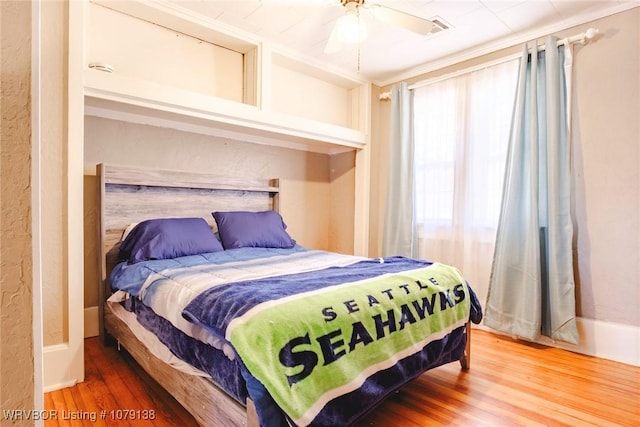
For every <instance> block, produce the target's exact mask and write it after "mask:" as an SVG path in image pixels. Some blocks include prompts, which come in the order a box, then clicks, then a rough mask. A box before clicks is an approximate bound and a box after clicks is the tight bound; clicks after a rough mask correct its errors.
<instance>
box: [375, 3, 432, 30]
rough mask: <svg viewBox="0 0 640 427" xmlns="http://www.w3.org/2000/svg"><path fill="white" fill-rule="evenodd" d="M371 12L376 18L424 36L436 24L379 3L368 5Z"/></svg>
mask: <svg viewBox="0 0 640 427" xmlns="http://www.w3.org/2000/svg"><path fill="white" fill-rule="evenodd" d="M369 8H370V9H371V13H372V14H373V16H374V17H375V18H376V19H379V20H380V21H384V22H388V23H390V24H393V25H395V26H398V27H401V28H405V29H407V30H409V31H412V32H414V33H418V34H420V35H423V36H426V35H427V34H429V33H430V32H431V31H433V30H434V28H435V27H436V25H435V24H434V23H433V22H431V21H430V20H428V19H425V18H420V17H419V16H415V15H411V14H409V13H406V12H401V11H399V10H396V9H391V8H390V7H387V6H383V5H381V4H373V5H371V6H369Z"/></svg>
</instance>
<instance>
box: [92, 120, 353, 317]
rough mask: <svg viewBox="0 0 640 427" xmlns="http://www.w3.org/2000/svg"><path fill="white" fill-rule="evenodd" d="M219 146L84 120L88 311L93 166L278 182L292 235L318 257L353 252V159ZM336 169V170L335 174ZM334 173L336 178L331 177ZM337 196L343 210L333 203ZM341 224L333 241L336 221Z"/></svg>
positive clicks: (189, 137)
mask: <svg viewBox="0 0 640 427" xmlns="http://www.w3.org/2000/svg"><path fill="white" fill-rule="evenodd" d="M341 156H342V157H339V160H338V158H337V159H336V162H335V163H334V162H333V161H332V160H331V159H330V157H329V156H328V155H325V154H318V153H310V152H304V151H299V150H291V149H285V148H278V147H270V146H266V145H258V144H251V143H244V142H238V141H227V140H220V139H217V138H213V137H210V136H205V135H197V134H192V133H187V132H181V131H177V130H172V129H164V128H158V127H153V126H143V125H136V124H131V123H125V122H119V121H114V120H107V119H101V118H96V117H87V118H86V120H85V306H86V307H89V306H94V305H97V302H98V298H97V283H98V282H97V280H98V279H97V278H98V274H97V272H96V265H97V264H96V263H97V261H96V260H97V257H98V252H97V251H98V246H97V241H96V236H97V234H96V229H97V222H96V221H97V211H96V207H97V194H96V188H97V187H96V186H97V180H96V177H95V176H92V175H93V174H94V173H95V164H97V163H100V162H103V163H111V164H122V165H135V166H142V167H156V168H163V169H178V170H190V171H195V172H208V173H213V174H219V175H228V176H240V177H243V176H247V177H262V178H280V180H281V182H280V185H281V188H282V192H281V195H280V210H281V212H282V215H283V217H284V219H285V222H286V223H287V226H288V229H287V231H289V233H290V234H291V235H292V236H293V238H294V239H296V240H297V242H298V243H300V244H301V245H303V246H305V247H308V248H314V249H330V250H340V251H343V252H351V251H353V215H354V213H353V212H354V202H353V185H354V184H353V182H354V178H353V168H354V161H355V160H354V157H353V154H351V155H341ZM330 164H331V165H332V166H330ZM330 168H334V173H333V175H332V176H330ZM334 195H335V196H336V197H338V198H339V199H340V202H339V203H334V202H333V201H332V199H333V197H334ZM332 219H333V220H335V221H340V224H339V226H338V227H337V230H338V231H336V232H335V233H333V234H332V233H331V231H330V230H331V229H332V228H331V225H330V224H331V221H332Z"/></svg>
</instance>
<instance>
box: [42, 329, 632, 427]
mask: <svg viewBox="0 0 640 427" xmlns="http://www.w3.org/2000/svg"><path fill="white" fill-rule="evenodd" d="M85 366H86V381H85V382H84V383H81V384H77V385H76V386H74V387H70V388H65V389H62V390H58V391H54V392H51V393H46V394H45V408H46V409H48V410H57V414H58V419H57V420H47V421H45V426H96V425H99V426H145V425H148V426H180V427H188V426H197V423H196V422H195V420H194V419H193V418H192V417H191V416H190V415H189V414H188V413H187V412H186V411H185V410H184V409H183V408H182V407H181V406H180V405H179V404H178V403H177V402H176V401H175V400H174V399H173V398H172V397H171V396H169V395H168V394H167V393H166V392H165V391H164V390H163V389H161V388H160V387H159V386H158V385H157V384H156V383H155V382H154V381H153V380H152V379H151V378H150V377H149V376H148V375H146V374H145V373H144V372H141V371H140V370H139V369H137V368H136V366H137V365H136V362H135V361H134V360H133V359H132V358H131V357H130V356H129V355H127V354H126V352H121V353H118V352H117V351H116V349H115V348H112V347H104V346H103V345H102V343H101V342H100V341H99V340H98V339H97V338H90V339H87V340H86V341H85ZM122 409H127V410H128V411H122ZM63 411H64V412H63ZM145 411H146V412H145ZM102 414H105V416H104V418H102V416H101V415H102ZM63 415H66V417H63ZM92 416H94V417H96V418H97V419H96V420H95V422H94V421H92V420H91V419H78V420H73V419H69V418H73V417H75V418H81V417H84V418H90V417H92ZM125 417H126V418H128V419H129V420H127V419H124V418H125ZM132 417H133V418H134V419H131V418H132ZM151 417H153V418H154V419H153V420H151V419H149V418H151ZM63 418H66V419H63ZM439 425H457V426H562V425H566V426H588V425H594V426H638V425H640V368H639V367H633V366H629V365H624V364H620V363H615V362H611V361H608V360H603V359H597V358H593V357H589V356H583V355H579V354H575V353H571V352H568V351H564V350H560V349H555V348H549V347H544V346H541V345H536V344H530V343H525V342H521V341H515V340H512V339H509V338H505V337H502V336H498V335H494V334H491V333H488V332H485V331H480V330H474V331H473V343H472V357H471V369H470V370H469V371H468V372H463V371H461V370H460V365H459V364H457V363H452V364H449V365H446V366H442V367H439V368H436V369H434V370H431V371H429V372H427V373H425V374H424V375H422V376H421V377H420V378H419V379H417V380H416V381H413V382H412V383H410V384H409V385H408V386H406V387H405V388H404V389H402V390H401V391H400V392H399V393H397V394H396V395H395V396H393V397H392V398H390V399H389V400H388V401H387V402H385V403H384V404H383V405H382V406H380V407H379V408H377V409H376V410H375V411H374V412H373V413H371V414H370V415H369V416H368V417H367V418H366V419H364V420H362V421H361V422H360V423H359V424H358V427H365V426H384V427H392V426H439ZM216 427H218V426H216ZM221 427H224V426H221Z"/></svg>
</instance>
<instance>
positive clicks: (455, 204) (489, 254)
mask: <svg viewBox="0 0 640 427" xmlns="http://www.w3.org/2000/svg"><path fill="white" fill-rule="evenodd" d="M517 75H518V61H517V60H512V61H508V62H504V63H502V64H498V65H494V66H491V67H488V68H484V69H481V70H477V71H473V72H470V73H467V74H463V75H461V76H457V77H453V78H449V79H446V80H443V81H440V82H436V83H433V84H429V85H427V86H423V87H419V88H417V89H415V90H414V92H415V93H414V135H415V171H414V173H415V177H414V180H415V197H416V200H415V205H416V207H415V209H416V221H417V225H418V256H419V257H420V258H423V259H427V260H432V261H440V262H444V263H447V264H451V265H455V266H456V267H458V268H459V269H460V270H461V271H462V273H463V274H464V275H465V278H466V279H467V280H468V281H469V283H471V285H472V286H473V287H474V290H475V291H476V292H477V294H478V297H479V298H480V300H484V298H485V296H486V292H487V287H488V282H489V275H490V272H491V262H492V258H493V251H494V240H495V235H496V227H497V224H498V218H499V215H500V201H501V196H502V183H503V179H504V168H505V160H506V152H507V146H508V142H509V128H510V124H511V116H512V113H513V105H514V98H515V89H516V79H517Z"/></svg>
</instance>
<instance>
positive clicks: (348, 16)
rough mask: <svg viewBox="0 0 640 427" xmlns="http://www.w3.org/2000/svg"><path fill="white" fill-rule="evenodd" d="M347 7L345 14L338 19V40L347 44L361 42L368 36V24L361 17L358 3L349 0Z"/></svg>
mask: <svg viewBox="0 0 640 427" xmlns="http://www.w3.org/2000/svg"><path fill="white" fill-rule="evenodd" d="M345 8H346V12H345V14H344V15H342V16H341V17H340V18H338V20H337V21H336V35H337V36H338V40H340V42H342V43H345V44H354V43H360V42H362V41H364V40H365V39H366V38H367V26H366V25H365V23H364V21H363V20H362V19H360V11H359V10H358V3H356V2H349V3H347V4H346V5H345Z"/></svg>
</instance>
